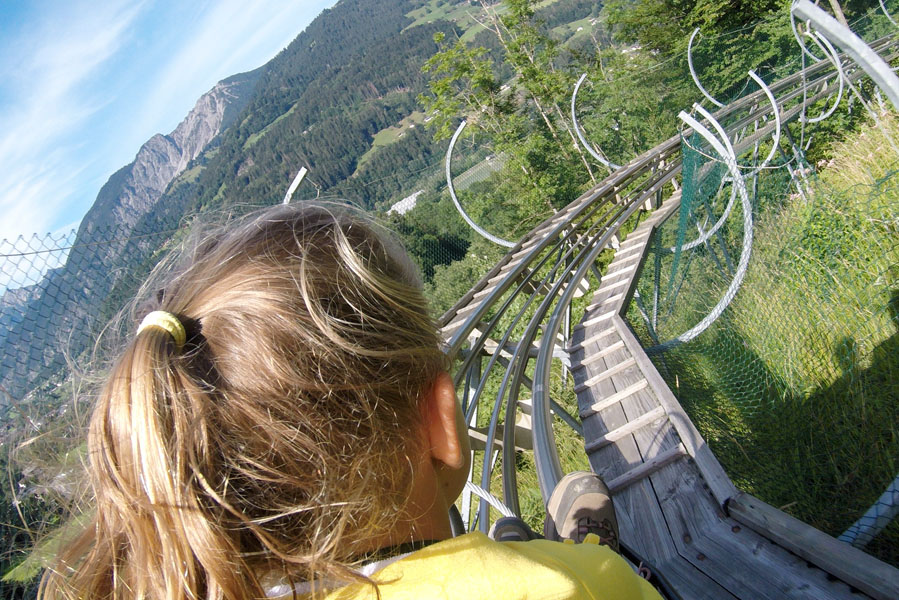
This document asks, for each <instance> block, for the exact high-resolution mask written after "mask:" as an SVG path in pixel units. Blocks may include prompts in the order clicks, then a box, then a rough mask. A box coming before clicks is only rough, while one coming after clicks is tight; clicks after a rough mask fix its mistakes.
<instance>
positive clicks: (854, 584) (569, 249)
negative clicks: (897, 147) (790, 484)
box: [440, 39, 899, 598]
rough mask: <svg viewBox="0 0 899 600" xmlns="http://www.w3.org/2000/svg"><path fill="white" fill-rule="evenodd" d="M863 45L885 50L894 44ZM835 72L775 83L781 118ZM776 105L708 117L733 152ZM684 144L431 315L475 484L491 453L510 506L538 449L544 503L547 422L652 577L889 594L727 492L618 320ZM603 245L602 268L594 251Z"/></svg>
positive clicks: (642, 163) (880, 570) (856, 74)
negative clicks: (566, 377) (579, 316)
mask: <svg viewBox="0 0 899 600" xmlns="http://www.w3.org/2000/svg"><path fill="white" fill-rule="evenodd" d="M872 48H874V49H875V50H877V51H878V52H879V53H881V54H883V55H885V56H887V57H888V58H893V55H894V54H895V42H892V41H890V40H886V39H884V40H880V41H878V42H877V43H875V44H872ZM835 74H836V69H835V67H834V64H833V62H832V61H830V60H823V61H820V62H817V63H815V64H814V65H812V66H810V67H808V68H807V69H805V70H804V71H802V72H799V73H795V74H793V75H791V76H789V77H786V78H784V79H782V80H780V81H778V82H776V83H774V84H772V85H771V86H770V91H771V93H773V95H774V97H775V98H776V99H777V102H776V106H777V109H778V110H779V112H780V117H781V119H780V120H781V121H782V122H783V123H787V122H789V121H791V120H794V119H797V118H798V117H800V116H801V115H803V114H804V108H805V106H806V104H807V103H808V104H810V103H812V102H814V101H816V100H819V99H822V98H825V97H827V96H830V95H832V94H835V93H837V92H838V90H840V89H841V85H842V80H841V79H839V78H838V77H834V75H835ZM844 74H845V76H846V78H847V79H849V80H850V81H852V80H858V79H860V78H861V77H862V76H863V75H864V73H863V71H862V70H861V69H859V68H851V67H848V66H845V65H844ZM773 110H774V109H773V108H772V105H771V102H770V101H769V96H768V95H766V92H765V91H763V90H759V91H757V92H755V93H753V94H750V95H747V96H746V97H744V98H742V99H740V100H738V101H736V102H733V103H731V104H729V105H727V106H725V107H723V108H722V109H720V110H719V111H717V112H716V113H715V115H714V116H715V117H716V118H717V119H718V120H719V121H721V122H726V123H728V125H727V126H726V130H727V134H728V136H729V138H730V139H731V140H733V146H734V151H735V154H736V156H737V157H740V156H741V155H743V154H745V153H747V152H748V151H750V150H752V149H753V148H755V146H756V144H758V143H759V142H760V141H764V140H766V139H767V138H769V137H770V136H771V134H772V132H774V130H775V128H776V127H777V126H779V125H776V124H775V122H774V121H775V120H774V119H771V118H769V117H771V116H772V114H773V113H772V111H773ZM745 132H751V133H748V134H746V135H743V134H744V133H745ZM691 133H692V132H691V130H686V131H685V132H684V136H685V137H686V136H688V135H690V134H691ZM680 145H681V136H675V137H672V138H671V139H669V140H667V141H665V142H663V143H662V144H660V145H658V146H657V147H655V148H653V149H652V150H650V151H648V152H646V153H645V154H643V155H641V156H639V157H637V158H635V159H634V160H632V161H631V162H630V163H628V164H627V165H624V166H622V167H620V168H618V169H617V170H615V171H614V172H613V173H612V174H611V175H610V176H609V177H608V178H606V179H605V180H604V181H603V182H601V183H600V184H598V185H597V186H595V187H594V188H593V189H591V190H590V191H588V192H587V193H585V194H584V195H582V196H581V197H580V198H578V199H577V200H575V201H574V202H572V203H571V204H569V205H568V206H567V207H565V208H564V209H562V210H561V211H559V212H558V213H556V214H555V215H553V216H552V217H551V218H550V219H548V220H546V221H545V222H543V223H542V224H541V225H539V226H537V227H536V228H535V229H534V230H532V231H531V232H530V233H528V234H527V235H526V236H524V237H523V238H522V239H521V240H520V241H519V242H518V243H517V244H515V246H514V247H512V248H511V250H510V251H509V253H508V254H506V256H505V257H504V258H503V259H502V260H501V261H500V262H499V263H498V264H497V265H496V266H495V267H494V268H493V269H492V270H491V271H490V272H489V273H488V274H487V275H485V276H484V277H483V278H482V279H481V280H480V281H479V282H477V283H476V284H475V285H474V286H473V287H472V289H471V290H470V291H469V292H468V293H466V294H465V295H464V296H463V297H462V298H461V299H460V300H459V302H457V303H456V305H454V306H453V307H452V308H451V309H450V310H449V311H447V312H446V313H445V314H444V315H443V316H442V317H441V319H440V325H441V327H442V332H443V335H444V338H445V341H446V349H447V351H448V353H449V354H450V355H451V356H452V357H454V358H456V359H457V360H458V363H457V364H458V367H457V368H456V370H455V379H456V382H457V384H459V385H462V384H463V382H464V383H465V389H466V392H465V394H464V397H463V405H464V408H465V411H466V415H467V417H468V419H469V422H471V423H475V420H476V416H477V415H478V413H480V418H479V419H477V420H478V421H479V422H480V423H482V424H485V425H484V426H482V427H473V429H472V432H473V438H474V440H475V442H476V443H477V447H479V448H481V449H482V450H484V451H483V460H482V461H480V462H479V464H478V465H477V466H476V471H475V472H476V473H478V474H479V475H480V476H479V481H476V482H475V483H479V485H480V486H481V487H482V488H485V489H488V490H489V487H490V484H491V481H495V480H496V479H497V477H496V475H498V473H496V474H495V473H494V472H493V470H494V466H495V464H496V461H497V458H498V457H500V456H501V457H502V460H501V461H500V464H501V480H502V499H503V501H504V502H505V504H506V505H507V506H508V507H509V508H510V509H511V510H512V511H513V512H516V513H517V512H519V490H518V485H517V472H516V458H517V452H519V451H520V450H522V449H533V453H534V459H535V462H536V470H537V477H538V481H539V486H540V490H541V494H542V496H543V498H544V502H545V501H546V499H547V498H548V495H549V493H550V492H551V490H552V488H553V487H554V486H555V484H556V482H558V480H559V479H560V478H561V477H562V475H563V473H562V467H561V464H560V460H559V457H558V454H557V448H556V440H555V434H554V428H553V420H554V418H556V419H557V425H556V427H557V428H558V427H564V426H567V427H570V428H572V429H573V430H574V431H575V432H577V433H578V434H579V435H583V436H584V438H585V439H584V443H585V447H586V449H587V452H588V455H589V457H590V462H591V466H592V467H593V469H594V471H596V472H598V473H600V474H602V475H604V477H605V478H606V479H607V480H608V481H609V482H610V483H611V484H612V488H613V494H614V495H615V497H616V505H617V506H618V507H619V513H621V514H622V515H623V518H622V541H623V542H624V543H625V546H626V547H627V550H628V551H629V552H631V556H633V557H640V558H641V559H644V560H647V561H648V562H649V563H650V564H652V565H654V566H655V567H656V568H658V569H659V570H660V571H661V572H662V574H663V575H664V576H665V578H666V579H667V580H668V581H669V582H670V586H671V588H672V592H671V595H672V596H675V595H676V594H681V595H682V596H683V597H685V598H687V597H709V598H735V597H737V598H783V597H796V598H805V597H819V598H846V597H858V596H856V593H857V592H859V590H861V591H863V592H864V594H867V595H869V596H871V597H880V598H886V597H899V576H897V571H896V570H895V569H893V568H892V567H889V566H887V565H884V564H883V563H880V562H879V561H876V560H875V559H873V558H871V557H869V556H867V555H865V554H864V553H861V552H858V551H856V550H855V549H854V548H851V547H849V546H848V545H845V544H840V543H838V542H836V541H835V540H833V538H830V537H829V536H826V535H825V534H823V533H821V532H819V531H817V530H814V529H812V528H810V527H808V526H806V525H804V524H802V523H800V522H798V521H796V520H795V519H792V518H790V517H788V516H787V515H785V514H783V513H781V512H780V511H777V510H776V509H773V508H771V507H768V506H767V505H764V503H762V502H760V501H758V500H757V499H755V498H752V497H751V496H748V495H747V494H744V493H742V492H740V491H739V490H737V488H735V487H734V486H733V484H732V483H731V482H730V479H729V478H728V477H727V475H726V474H725V473H724V471H723V469H721V467H720V465H719V464H718V463H717V460H716V459H715V458H714V456H713V455H712V454H711V452H710V451H709V450H708V447H707V446H706V445H705V442H704V441H703V440H702V438H701V436H700V435H699V433H698V432H697V431H696V429H695V428H694V427H693V426H692V423H690V421H689V418H688V417H687V416H686V414H685V413H684V412H683V410H682V409H681V408H680V406H679V405H678V403H677V401H676V400H675V399H674V396H673V395H672V394H671V392H670V390H668V389H667V387H665V386H664V382H663V381H662V379H661V377H659V376H658V374H657V373H656V372H655V371H654V367H652V363H651V362H650V361H649V360H648V359H647V358H646V355H645V352H644V351H643V349H642V348H641V347H640V346H639V343H637V342H636V338H633V334H632V333H630V330H629V329H628V328H627V325H626V324H624V321H623V320H622V319H621V316H620V315H621V314H622V312H623V311H624V310H626V308H627V305H628V302H629V301H630V299H631V297H632V295H633V290H634V286H635V282H636V277H635V275H636V274H637V273H639V271H640V267H641V265H642V263H643V258H644V255H645V254H644V253H645V250H646V242H647V241H648V239H649V237H650V235H651V233H652V231H653V229H654V228H655V227H656V226H657V225H658V224H659V223H660V222H661V221H662V220H663V219H665V218H667V217H668V216H669V215H671V214H673V213H674V212H676V209H677V207H678V205H679V194H678V193H677V192H675V191H674V190H675V186H673V185H672V182H673V180H674V179H675V177H676V176H677V175H678V174H679V173H680V171H681V158H680ZM747 169H748V167H747ZM663 200H664V201H663ZM641 211H642V213H645V215H644V216H643V217H639V215H640V214H642V213H641ZM653 211H655V212H653ZM635 216H637V217H635ZM638 217H639V218H640V219H641V221H642V222H641V224H640V225H639V227H638V228H637V229H636V230H634V231H633V232H632V233H630V235H629V236H627V237H626V238H625V239H623V240H620V242H621V243H620V245H619V238H624V235H623V233H622V232H623V231H624V230H623V229H622V226H623V225H624V224H625V222H628V221H629V219H633V218H638ZM631 222H633V221H631ZM613 246H616V247H617V251H616V252H615V258H614V260H613V262H612V263H611V265H610V266H609V268H608V270H607V271H606V273H604V274H602V273H600V272H599V271H598V270H597V267H596V265H597V258H598V257H599V255H600V254H601V253H603V252H604V251H605V252H611V251H612V250H613ZM591 280H592V281H593V284H592V285H594V286H596V283H597V282H598V289H597V290H595V294H594V299H593V300H594V301H593V302H592V303H591V304H590V305H589V306H588V307H587V309H586V313H585V314H584V318H583V320H582V321H581V323H579V324H578V325H576V326H573V324H572V323H571V319H572V301H573V299H574V298H575V297H577V296H579V295H581V294H583V293H584V292H585V290H586V289H587V288H589V286H590V285H591V284H590V283H589V282H590V281H591ZM558 363H561V365H562V367H561V368H565V369H568V370H570V371H571V373H572V374H573V375H574V378H575V381H576V383H577V387H576V388H575V392H576V393H577V396H578V412H579V413H580V414H579V415H572V414H569V413H568V412H566V410H565V409H564V408H563V407H562V406H560V405H559V404H558V403H557V402H556V399H555V398H553V397H552V394H551V393H550V388H551V382H550V374H551V372H552V369H554V368H559V367H558V366H556V365H557V364H558ZM487 390H490V391H489V395H488V392H487ZM503 423H505V424H510V426H507V427H503V425H502V424H503ZM511 424H515V425H514V426H511ZM488 449H489V451H487V450H488ZM492 492H493V493H498V491H497V490H492ZM489 510H490V509H489V504H488V503H487V502H486V501H484V500H482V501H480V504H479V506H478V507H477V510H476V511H474V514H473V515H472V514H470V513H469V511H468V503H467V502H466V503H465V504H464V507H463V513H467V514H463V519H464V520H465V521H466V525H467V526H473V527H478V528H480V529H481V530H483V531H486V530H487V527H488V525H489ZM728 510H729V511H730V513H731V515H732V516H735V517H737V519H736V520H735V519H734V518H731V517H730V516H728V515H727V514H726V513H727V512H728ZM739 532H742V533H740V534H739V535H738V533H739ZM831 542H833V544H836V545H835V546H834V545H832V544H831ZM852 552H857V554H853V553H852ZM798 557H801V559H799V558H798ZM735 561H736V562H735ZM806 561H809V563H810V564H812V565H814V567H812V568H809V567H808V566H807V565H806ZM735 564H736V565H739V566H740V568H739V571H740V572H739V573H734V568H733V567H734V565H735ZM847 565H852V569H851V570H850V569H848V568H847ZM847 584H848V585H847Z"/></svg>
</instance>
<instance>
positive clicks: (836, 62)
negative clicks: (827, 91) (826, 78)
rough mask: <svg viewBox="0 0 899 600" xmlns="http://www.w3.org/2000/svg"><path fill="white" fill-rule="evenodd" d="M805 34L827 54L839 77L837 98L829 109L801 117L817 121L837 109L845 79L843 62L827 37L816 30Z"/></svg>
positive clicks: (809, 120) (807, 121)
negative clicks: (810, 117)
mask: <svg viewBox="0 0 899 600" xmlns="http://www.w3.org/2000/svg"><path fill="white" fill-rule="evenodd" d="M805 35H807V36H808V37H810V38H811V39H812V41H813V42H815V43H816V44H817V45H818V47H819V48H821V50H822V51H824V54H825V56H827V58H828V59H829V60H830V62H831V63H833V66H834V67H836V69H837V76H838V77H839V78H840V88H839V90H838V91H837V99H836V100H835V101H834V103H833V106H831V107H830V110H828V111H827V112H824V113H821V114H820V115H818V116H817V117H815V118H813V119H809V118H807V117H805V116H803V117H802V118H803V119H804V121H805V122H806V123H817V122H819V121H823V120H824V119H826V118H827V117H829V116H830V115H832V114H833V113H834V111H835V110H836V109H837V106H839V104H840V100H842V99H843V88H844V82H845V81H846V76H845V74H844V73H843V63H842V62H841V61H840V58H839V56H837V50H836V48H834V47H833V44H831V43H830V41H828V39H827V38H826V37H824V36H823V35H821V34H820V33H818V32H817V31H816V32H815V33H814V34H811V33H809V32H805ZM819 40H820V41H819ZM822 42H823V44H822Z"/></svg>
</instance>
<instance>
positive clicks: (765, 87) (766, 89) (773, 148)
mask: <svg viewBox="0 0 899 600" xmlns="http://www.w3.org/2000/svg"><path fill="white" fill-rule="evenodd" d="M841 73H842V72H841ZM749 76H750V77H751V78H752V80H753V81H755V82H756V83H757V84H758V85H759V87H761V88H762V91H763V92H765V95H766V96H767V97H768V101H769V102H771V109H772V110H773V111H774V137H773V139H772V143H771V151H770V152H769V153H768V156H767V157H765V160H763V161H762V164H760V165H759V166H758V167H756V168H755V169H754V170H753V171H752V172H751V173H749V174H748V175H746V177H755V176H756V175H758V174H759V173H761V172H762V169H764V168H765V167H767V166H768V163H770V162H771V160H772V159H773V158H774V153H775V152H777V147H778V145H779V144H780V129H781V121H780V110H779V109H778V108H777V100H776V99H775V98H774V94H773V93H772V92H771V88H769V87H768V84H766V83H765V82H764V81H763V80H762V78H761V77H759V76H758V75H756V74H755V71H752V70H750V71H749ZM840 81H841V82H842V79H840ZM735 159H736V157H735Z"/></svg>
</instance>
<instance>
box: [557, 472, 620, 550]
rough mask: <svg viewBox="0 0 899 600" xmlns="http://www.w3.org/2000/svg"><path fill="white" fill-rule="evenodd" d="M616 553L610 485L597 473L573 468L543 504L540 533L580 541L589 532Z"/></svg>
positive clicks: (561, 539) (616, 526) (615, 522)
mask: <svg viewBox="0 0 899 600" xmlns="http://www.w3.org/2000/svg"><path fill="white" fill-rule="evenodd" d="M591 533H593V534H596V535H597V536H599V543H600V544H603V545H605V546H609V547H610V548H611V549H612V550H614V551H615V552H618V551H619V547H618V519H616V518H615V507H614V506H613V505H612V496H611V494H609V488H607V487H606V484H605V483H603V481H602V479H600V477H599V475H596V474H595V473H588V472H585V471H575V472H574V473H569V474H568V475H566V476H565V477H563V478H562V481H560V482H559V484H558V485H557V486H556V488H555V489H554V490H553V493H552V495H551V496H550V498H549V503H548V504H547V505H546V521H545V523H544V524H543V534H544V536H545V537H546V539H548V540H555V541H559V542H560V541H563V540H573V541H574V542H577V543H581V542H583V541H584V538H585V537H587V535H588V534H591Z"/></svg>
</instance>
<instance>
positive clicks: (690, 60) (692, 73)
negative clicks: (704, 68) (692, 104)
mask: <svg viewBox="0 0 899 600" xmlns="http://www.w3.org/2000/svg"><path fill="white" fill-rule="evenodd" d="M697 33H699V27H697V28H696V29H694V30H693V35H691V36H690V41H689V42H687V66H688V67H689V68H690V77H692V78H693V83H695V84H696V87H698V88H699V91H700V92H702V95H703V96H705V97H706V98H707V99H708V101H709V102H711V103H712V104H714V105H715V106H717V107H718V108H724V105H723V104H721V103H720V102H718V101H717V100H715V99H714V98H712V95H711V94H709V93H708V92H707V91H706V89H705V88H704V87H702V84H701V83H699V77H698V76H697V75H696V70H695V69H694V68H693V40H694V38H696V34H697Z"/></svg>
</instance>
